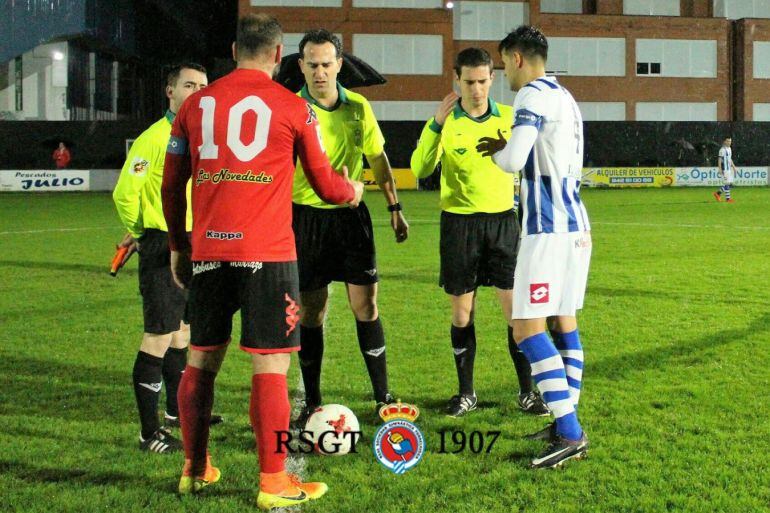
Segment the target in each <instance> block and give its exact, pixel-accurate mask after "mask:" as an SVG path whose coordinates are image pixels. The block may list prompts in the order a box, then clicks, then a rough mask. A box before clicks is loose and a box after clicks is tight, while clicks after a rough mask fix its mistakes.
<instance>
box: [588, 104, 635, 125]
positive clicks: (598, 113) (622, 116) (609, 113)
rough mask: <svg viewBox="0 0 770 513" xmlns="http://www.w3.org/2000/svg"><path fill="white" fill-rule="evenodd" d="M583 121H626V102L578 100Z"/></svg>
mask: <svg viewBox="0 0 770 513" xmlns="http://www.w3.org/2000/svg"><path fill="white" fill-rule="evenodd" d="M578 107H580V114H582V116H583V121H625V120H626V104H625V102H578Z"/></svg>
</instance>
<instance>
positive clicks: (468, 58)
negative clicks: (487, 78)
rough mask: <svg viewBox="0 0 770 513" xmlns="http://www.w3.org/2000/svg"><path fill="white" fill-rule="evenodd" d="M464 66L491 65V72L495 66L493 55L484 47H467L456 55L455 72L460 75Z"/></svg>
mask: <svg viewBox="0 0 770 513" xmlns="http://www.w3.org/2000/svg"><path fill="white" fill-rule="evenodd" d="M463 66H465V67H468V68H475V67H478V66H489V71H490V73H491V72H492V70H493V69H494V68H495V64H494V62H492V56H491V55H489V52H488V51H486V50H484V49H483V48H466V49H465V50H463V51H461V52H460V53H458V54H457V57H455V73H457V76H458V77H459V76H460V73H461V72H462V68H463Z"/></svg>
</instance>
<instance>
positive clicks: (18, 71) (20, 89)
mask: <svg viewBox="0 0 770 513" xmlns="http://www.w3.org/2000/svg"><path fill="white" fill-rule="evenodd" d="M21 62H22V59H21V55H19V56H18V57H16V60H15V64H16V66H15V72H14V76H13V78H14V85H15V86H16V87H15V89H16V110H17V111H22V110H24V73H22V68H21Z"/></svg>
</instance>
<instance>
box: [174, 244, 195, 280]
mask: <svg viewBox="0 0 770 513" xmlns="http://www.w3.org/2000/svg"><path fill="white" fill-rule="evenodd" d="M171 274H172V275H173V276H174V283H176V284H177V286H178V287H179V288H181V289H187V288H188V287H189V286H190V281H191V280H192V260H191V259H190V250H189V249H186V250H183V251H171Z"/></svg>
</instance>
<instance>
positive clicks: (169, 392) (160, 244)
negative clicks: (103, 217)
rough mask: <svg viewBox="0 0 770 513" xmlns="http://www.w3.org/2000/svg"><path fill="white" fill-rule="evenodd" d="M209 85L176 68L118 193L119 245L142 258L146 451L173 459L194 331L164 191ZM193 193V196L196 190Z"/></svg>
mask: <svg viewBox="0 0 770 513" xmlns="http://www.w3.org/2000/svg"><path fill="white" fill-rule="evenodd" d="M207 84H208V78H207V77H206V69H205V68H204V67H203V66H201V65H199V64H194V63H187V64H182V65H177V66H175V67H173V68H172V69H171V70H170V72H169V73H168V76H167V79H166V96H167V97H168V101H169V107H168V110H167V111H166V114H165V115H164V116H163V117H162V118H161V119H159V120H158V121H157V122H155V123H154V124H153V125H151V126H150V127H149V128H148V129H147V130H145V131H144V132H142V134H141V135H140V136H139V137H138V138H137V139H136V140H135V141H134V143H133V144H132V145H131V149H130V150H129V152H128V158H127V159H126V163H125V164H124V165H123V169H122V170H121V172H120V178H119V179H118V183H117V185H116V186H115V191H114V192H113V194H112V197H113V199H114V201H115V207H116V208H117V210H118V216H119V217H120V221H121V223H122V224H123V226H124V227H125V228H126V230H127V232H128V233H127V234H126V236H125V237H124V238H123V240H122V241H121V243H120V246H123V247H128V248H129V251H128V253H127V255H126V257H125V259H124V261H125V260H126V259H128V258H129V257H130V256H131V254H132V253H133V252H135V251H137V252H138V253H139V292H140V293H141V295H142V311H143V316H144V336H143V337H142V345H141V346H140V347H139V353H138V354H137V355H136V361H135V362H134V370H133V382H134V393H135V395H136V403H137V407H138V409H139V420H140V423H141V432H140V435H139V448H140V449H141V450H143V451H148V452H155V453H169V452H175V451H178V450H180V449H181V445H180V442H179V440H178V439H176V438H175V437H173V436H172V435H171V432H170V429H169V428H171V427H178V426H179V409H178V406H177V397H176V394H177V389H178V386H179V380H180V379H181V378H182V372H183V371H184V368H185V365H186V363H187V346H188V345H189V342H190V328H189V326H188V325H187V324H186V323H184V322H183V318H184V314H185V304H186V302H187V300H186V298H185V296H184V294H183V292H182V290H181V289H180V288H178V287H177V286H176V284H175V283H174V280H173V278H172V277H171V268H170V252H169V249H168V233H167V231H168V229H167V227H166V221H165V219H164V218H163V207H162V205H161V199H160V186H161V183H162V182H163V163H164V161H165V158H166V148H167V146H168V141H169V138H170V136H171V124H172V123H173V121H174V116H175V115H176V113H177V112H178V111H179V107H181V105H182V103H183V102H184V101H185V100H186V99H187V98H188V97H189V96H190V95H191V94H193V93H194V92H196V91H198V90H200V89H201V88H203V87H206V85H207ZM187 193H188V196H189V194H190V189H189V186H188V189H187ZM189 203H190V201H189V197H188V204H189ZM191 229H192V215H191V211H190V210H188V212H187V230H188V231H189V230H191ZM163 382H165V383H166V412H165V416H164V417H165V421H164V424H165V425H164V426H161V424H160V421H159V419H158V398H159V396H160V389H161V387H162V383H163ZM221 420H222V419H221V417H218V416H214V417H212V423H217V422H221Z"/></svg>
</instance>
